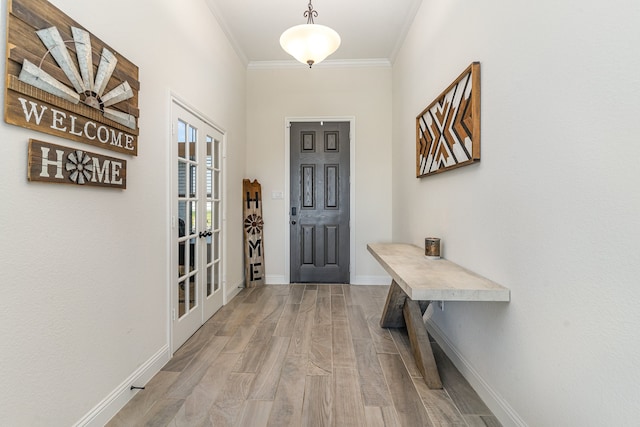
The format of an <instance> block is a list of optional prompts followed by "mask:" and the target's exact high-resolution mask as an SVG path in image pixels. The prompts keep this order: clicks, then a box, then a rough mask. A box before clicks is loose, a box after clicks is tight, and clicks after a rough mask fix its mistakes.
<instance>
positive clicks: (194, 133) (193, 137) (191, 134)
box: [187, 125, 198, 162]
mask: <svg viewBox="0 0 640 427" xmlns="http://www.w3.org/2000/svg"><path fill="white" fill-rule="evenodd" d="M187 138H189V141H188V142H189V157H188V159H189V160H191V161H194V162H195V161H196V154H197V151H196V143H197V142H198V130H197V129H196V128H194V127H193V126H191V125H187Z"/></svg>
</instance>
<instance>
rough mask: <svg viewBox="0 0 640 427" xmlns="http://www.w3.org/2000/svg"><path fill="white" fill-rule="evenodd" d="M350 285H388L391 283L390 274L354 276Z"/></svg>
mask: <svg viewBox="0 0 640 427" xmlns="http://www.w3.org/2000/svg"><path fill="white" fill-rule="evenodd" d="M351 284H352V285H389V284H391V277H390V276H356V277H355V278H354V279H353V283H351Z"/></svg>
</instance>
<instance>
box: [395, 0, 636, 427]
mask: <svg viewBox="0 0 640 427" xmlns="http://www.w3.org/2000/svg"><path fill="white" fill-rule="evenodd" d="M638 22H640V3H638V2H637V1H636V0H618V1H615V2H594V1H589V2H584V1H567V0H565V1H560V2H558V1H556V0H540V1H535V2H521V1H516V2H514V1H499V0H492V1H491V0H484V1H477V2H462V1H450V0H428V1H424V2H423V5H422V7H421V9H420V10H419V12H418V14H417V16H416V18H415V21H414V23H413V26H412V29H411V31H410V33H409V35H408V37H407V39H406V41H405V43H404V45H403V48H402V50H401V53H400V55H399V57H398V59H397V61H396V63H395V64H394V68H393V144H394V145H393V147H394V148H393V179H394V183H393V195H394V198H393V200H394V202H393V205H394V212H393V224H394V225H393V237H394V240H397V241H407V242H412V243H415V244H418V245H422V244H423V239H424V237H427V236H430V235H434V236H439V237H441V238H442V240H443V252H444V256H445V257H446V258H448V259H450V260H452V261H454V262H457V263H458V264H461V265H463V266H465V267H467V268H469V269H471V270H474V271H476V272H478V273H480V274H482V275H484V276H486V277H488V278H490V279H493V280H495V281H497V282H498V283H500V284H502V285H504V286H507V287H509V288H510V289H511V296H512V301H511V302H510V303H508V304H502V303H451V304H449V303H447V304H446V306H445V311H444V312H440V311H439V310H436V313H435V317H434V319H433V325H434V328H435V330H436V331H437V332H439V333H440V335H442V337H441V338H442V339H443V341H445V344H447V345H448V346H449V347H450V353H451V354H452V355H453V356H454V357H456V358H459V359H461V362H462V363H460V366H461V368H462V369H463V371H464V372H465V373H466V374H467V376H468V377H469V378H470V380H471V381H472V382H473V383H474V384H475V385H476V386H478V387H480V390H481V392H482V394H483V397H484V398H485V400H487V401H488V402H491V405H492V409H493V410H494V412H495V413H496V415H498V416H499V417H500V418H501V421H502V422H503V423H504V424H505V425H517V424H522V425H524V424H527V425H530V426H560V425H561V426H603V425H611V426H613V425H616V426H623V425H635V424H637V420H638V417H639V416H640V406H638V401H639V400H640V386H639V385H638V384H640V369H639V368H640V334H639V332H638V326H639V325H640V310H638V308H637V304H638V301H640V286H639V280H638V277H640V251H638V241H639V238H640V191H639V190H638V183H639V182H640V168H638V158H639V157H640V144H638V135H639V134H640V121H639V120H638V117H637V116H638V112H639V111H640V56H638V55H637V51H638V43H639V42H640V29H639V27H638V25H637V24H638ZM474 60H478V61H480V62H481V68H482V70H481V72H482V160H481V162H480V164H477V165H472V166H467V167H464V168H461V169H457V170H454V171H449V172H445V173H442V174H439V175H437V176H432V177H428V178H425V179H416V178H415V177H414V164H415V128H414V126H415V124H414V123H415V116H416V115H417V114H418V113H419V112H420V111H422V109H423V108H424V107H426V106H427V105H428V104H429V103H430V102H431V101H432V100H433V99H435V97H436V96H438V95H439V94H440V92H441V91H442V90H444V89H445V88H446V87H447V86H448V85H449V83H451V82H452V81H453V79H454V78H455V77H457V76H458V74H459V73H461V72H462V71H463V70H464V69H465V68H466V67H467V66H468V65H469V64H470V63H471V62H472V61H474ZM483 387H484V388H483Z"/></svg>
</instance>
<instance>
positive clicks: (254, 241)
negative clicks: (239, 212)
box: [242, 179, 265, 288]
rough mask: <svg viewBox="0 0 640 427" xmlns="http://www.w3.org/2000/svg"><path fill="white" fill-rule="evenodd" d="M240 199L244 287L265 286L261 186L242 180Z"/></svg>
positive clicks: (255, 182)
mask: <svg viewBox="0 0 640 427" xmlns="http://www.w3.org/2000/svg"><path fill="white" fill-rule="evenodd" d="M242 198H243V203H242V204H243V219H244V224H243V226H244V256H245V262H244V269H245V286H246V287H247V288H255V287H256V286H262V285H264V284H265V275H264V238H263V234H262V231H263V227H264V222H263V220H262V186H261V185H260V183H259V182H258V180H254V181H250V180H248V179H244V180H242Z"/></svg>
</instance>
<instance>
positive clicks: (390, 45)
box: [205, 0, 422, 66]
mask: <svg viewBox="0 0 640 427" xmlns="http://www.w3.org/2000/svg"><path fill="white" fill-rule="evenodd" d="M205 2H206V3H207V5H208V6H209V9H211V11H212V13H213V15H214V16H215V17H216V18H217V20H218V22H219V23H220V25H221V26H222V29H223V30H224V31H225V33H226V34H227V37H228V38H229V40H230V41H231V43H232V45H233V46H234V48H235V49H236V51H237V52H238V54H239V55H240V57H241V58H242V59H243V60H244V61H245V63H247V64H248V65H249V66H251V65H258V66H259V65H260V64H261V63H263V64H266V63H270V62H272V61H275V62H278V61H293V58H291V57H290V56H289V55H288V54H287V53H286V52H284V51H283V50H282V48H281V47H280V34H282V32H283V31H284V30H286V29H287V28H289V27H292V26H294V25H298V24H306V22H307V21H306V18H304V17H303V13H304V12H305V11H306V10H307V4H308V0H272V1H257V0H205ZM421 2H422V0H313V2H312V3H313V8H314V9H315V10H316V11H317V12H318V16H317V17H316V18H315V23H316V24H322V25H326V26H328V27H331V28H333V29H334V30H336V31H337V32H338V34H340V37H341V39H342V44H341V45H340V48H339V49H338V50H337V52H335V53H334V54H333V55H331V56H330V57H329V58H327V62H329V61H339V62H363V61H365V62H366V61H371V60H375V61H381V62H384V61H386V62H389V63H392V62H393V60H394V59H395V55H396V53H397V50H398V49H399V47H400V45H401V44H402V41H403V40H404V37H405V35H406V32H407V30H408V29H409V26H410V25H411V22H412V21H413V17H414V15H415V13H416V11H417V10H418V7H420V3H421Z"/></svg>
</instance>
